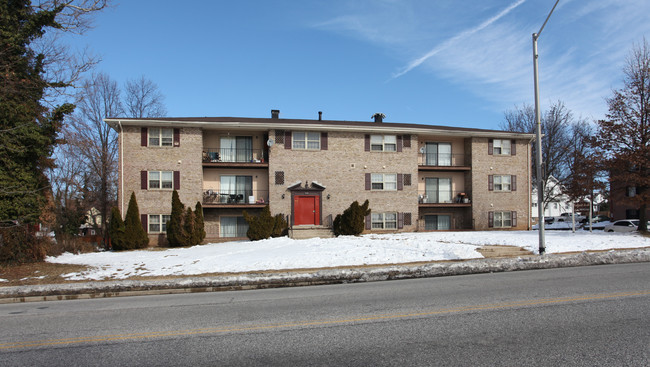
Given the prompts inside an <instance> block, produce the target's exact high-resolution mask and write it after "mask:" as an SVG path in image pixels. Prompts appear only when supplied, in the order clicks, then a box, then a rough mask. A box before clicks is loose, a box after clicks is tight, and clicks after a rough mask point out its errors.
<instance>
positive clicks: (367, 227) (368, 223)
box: [366, 215, 372, 229]
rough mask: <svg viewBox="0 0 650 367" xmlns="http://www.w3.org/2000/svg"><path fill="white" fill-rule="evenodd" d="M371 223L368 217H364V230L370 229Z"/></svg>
mask: <svg viewBox="0 0 650 367" xmlns="http://www.w3.org/2000/svg"><path fill="white" fill-rule="evenodd" d="M371 226H372V222H371V221H370V215H366V229H370V228H371Z"/></svg>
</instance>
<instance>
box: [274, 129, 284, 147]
mask: <svg viewBox="0 0 650 367" xmlns="http://www.w3.org/2000/svg"><path fill="white" fill-rule="evenodd" d="M275 143H276V144H282V145H284V130H275Z"/></svg>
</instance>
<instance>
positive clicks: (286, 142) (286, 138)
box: [284, 131, 291, 149]
mask: <svg viewBox="0 0 650 367" xmlns="http://www.w3.org/2000/svg"><path fill="white" fill-rule="evenodd" d="M284 149H291V131H285V132H284Z"/></svg>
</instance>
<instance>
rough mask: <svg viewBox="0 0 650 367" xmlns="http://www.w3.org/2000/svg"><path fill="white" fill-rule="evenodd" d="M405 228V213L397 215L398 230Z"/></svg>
mask: <svg viewBox="0 0 650 367" xmlns="http://www.w3.org/2000/svg"><path fill="white" fill-rule="evenodd" d="M402 228H404V213H397V229H402Z"/></svg>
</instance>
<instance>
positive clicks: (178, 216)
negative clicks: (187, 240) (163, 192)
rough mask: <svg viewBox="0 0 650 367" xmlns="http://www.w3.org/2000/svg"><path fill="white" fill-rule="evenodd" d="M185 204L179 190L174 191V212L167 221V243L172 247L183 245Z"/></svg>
mask: <svg viewBox="0 0 650 367" xmlns="http://www.w3.org/2000/svg"><path fill="white" fill-rule="evenodd" d="M184 214H185V206H184V205H183V203H182V202H181V199H180V198H179V197H178V192H177V191H176V190H174V192H173V193H172V213H171V216H170V218H169V222H167V243H168V244H169V246H170V247H179V246H184V245H183V215H184Z"/></svg>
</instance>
